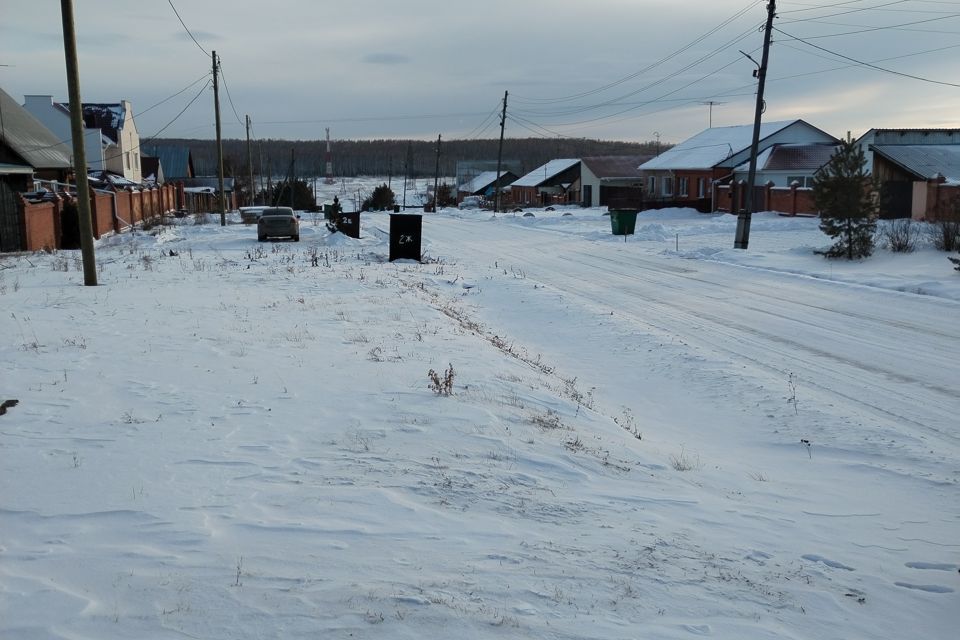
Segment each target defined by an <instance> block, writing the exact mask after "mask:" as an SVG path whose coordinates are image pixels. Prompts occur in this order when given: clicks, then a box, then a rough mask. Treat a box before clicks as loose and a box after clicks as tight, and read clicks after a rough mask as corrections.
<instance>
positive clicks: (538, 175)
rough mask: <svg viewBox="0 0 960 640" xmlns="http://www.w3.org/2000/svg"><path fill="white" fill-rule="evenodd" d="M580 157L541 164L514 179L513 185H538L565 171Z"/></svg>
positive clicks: (577, 161) (575, 163)
mask: <svg viewBox="0 0 960 640" xmlns="http://www.w3.org/2000/svg"><path fill="white" fill-rule="evenodd" d="M579 162H580V159H579V158H566V159H563V160H551V161H550V162H548V163H547V164H543V165H540V166H539V167H537V168H536V169H534V170H533V171H531V172H530V173H528V174H527V175H525V176H522V177H520V178H519V179H517V180H514V181H513V184H512V185H510V186H512V187H536V186H539V185H541V184H543V183H544V182H546V181H547V180H549V179H550V178H553V177H555V176H557V175H558V174H561V173H563V172H564V171H566V170H567V169H569V168H570V167H573V166H575V165H577V164H578V163H579Z"/></svg>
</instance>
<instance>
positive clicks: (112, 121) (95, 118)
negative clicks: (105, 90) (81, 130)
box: [66, 102, 124, 144]
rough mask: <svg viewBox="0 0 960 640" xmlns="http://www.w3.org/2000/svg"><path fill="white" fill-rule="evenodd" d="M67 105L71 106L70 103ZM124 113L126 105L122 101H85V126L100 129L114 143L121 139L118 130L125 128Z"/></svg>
mask: <svg viewBox="0 0 960 640" xmlns="http://www.w3.org/2000/svg"><path fill="white" fill-rule="evenodd" d="M66 106H67V108H68V109H69V108H70V107H69V104H68V105H66ZM123 115H124V107H123V105H122V104H121V103H113V102H84V103H83V126H84V127H86V128H87V129H100V131H101V132H103V135H105V136H107V137H108V138H110V141H111V142H113V143H114V144H116V142H117V141H118V140H119V139H120V136H119V134H118V132H119V130H120V129H122V128H123Z"/></svg>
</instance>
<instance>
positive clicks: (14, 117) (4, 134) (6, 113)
mask: <svg viewBox="0 0 960 640" xmlns="http://www.w3.org/2000/svg"><path fill="white" fill-rule="evenodd" d="M0 115H2V123H3V126H2V128H0V142H2V143H3V144H5V145H7V146H8V147H10V149H11V150H12V151H13V152H14V153H16V154H17V155H18V156H20V157H21V158H23V160H24V162H26V163H27V164H29V165H30V166H31V167H33V168H34V169H69V168H70V167H72V166H73V161H72V160H71V157H72V151H71V149H70V147H68V146H67V145H66V144H65V143H64V142H63V141H62V140H60V139H58V138H57V136H55V135H54V134H53V132H52V131H50V130H49V129H47V128H46V127H45V126H43V124H42V123H41V122H40V121H39V120H37V119H36V118H35V117H33V115H31V114H30V112H29V111H27V110H26V109H24V108H23V107H22V106H20V104H19V103H18V102H17V101H16V100H14V99H13V98H12V97H11V96H10V94H8V93H7V92H6V91H4V90H3V89H0Z"/></svg>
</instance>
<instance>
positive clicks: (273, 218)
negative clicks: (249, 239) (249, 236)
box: [257, 207, 300, 242]
mask: <svg viewBox="0 0 960 640" xmlns="http://www.w3.org/2000/svg"><path fill="white" fill-rule="evenodd" d="M267 238H290V239H291V240H293V241H294V242H299V241H300V216H298V215H296V214H294V213H293V209H291V208H290V207H267V208H266V209H264V210H263V211H262V212H261V213H260V218H259V219H258V220H257V240H259V241H260V242H265V241H266V240H267Z"/></svg>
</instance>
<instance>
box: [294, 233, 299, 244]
mask: <svg viewBox="0 0 960 640" xmlns="http://www.w3.org/2000/svg"><path fill="white" fill-rule="evenodd" d="M293 241H294V242H300V234H297V235H295V236H293Z"/></svg>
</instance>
